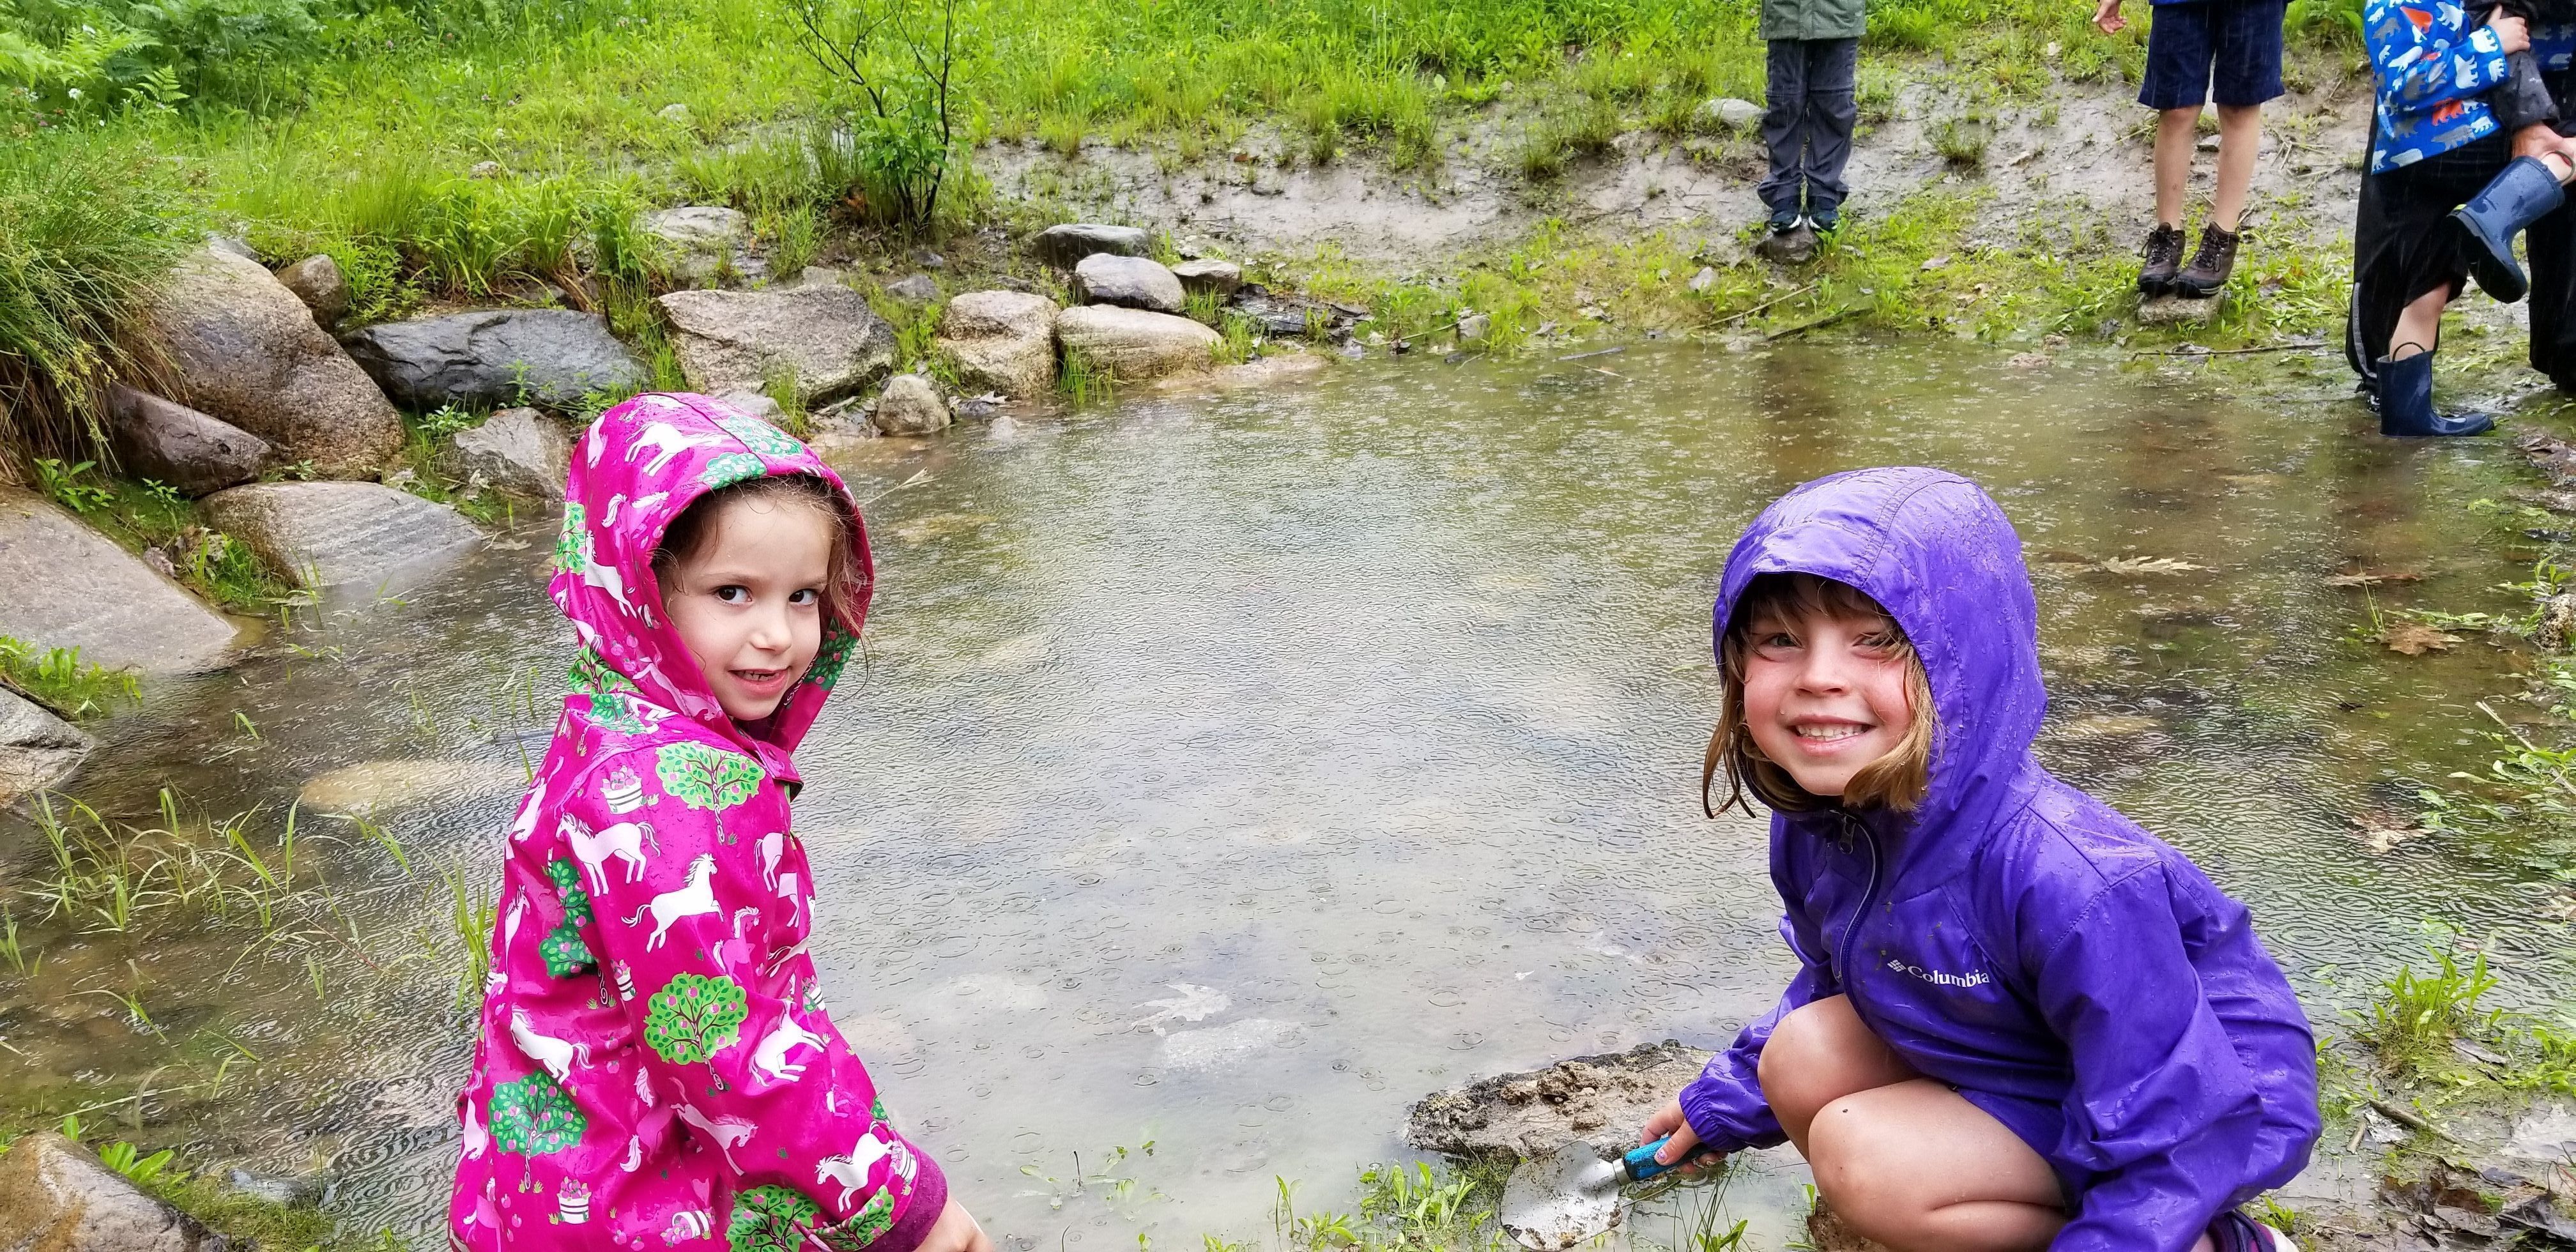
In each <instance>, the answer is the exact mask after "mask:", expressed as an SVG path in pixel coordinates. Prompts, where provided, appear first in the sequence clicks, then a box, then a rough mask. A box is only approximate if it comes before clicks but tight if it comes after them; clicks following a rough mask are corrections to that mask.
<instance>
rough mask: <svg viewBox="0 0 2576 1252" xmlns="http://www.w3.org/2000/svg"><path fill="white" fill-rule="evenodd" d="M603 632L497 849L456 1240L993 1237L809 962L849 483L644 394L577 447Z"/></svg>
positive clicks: (559, 570) (583, 584)
mask: <svg viewBox="0 0 2576 1252" xmlns="http://www.w3.org/2000/svg"><path fill="white" fill-rule="evenodd" d="M566 498H567V500H568V503H567V504H566V506H565V509H564V525H563V539H562V541H561V542H560V543H559V544H558V545H557V546H556V548H555V560H554V569H555V575H554V580H553V582H552V583H551V584H550V585H549V587H548V592H549V594H551V595H552V596H553V597H554V601H555V603H556V604H558V605H560V606H562V608H563V611H564V615H565V616H567V617H569V618H571V619H572V624H573V629H574V630H575V631H576V632H578V633H579V634H580V636H581V641H582V644H583V648H582V652H581V656H580V659H579V660H578V661H576V662H575V663H574V666H573V674H572V678H573V688H574V689H573V692H572V694H571V695H569V696H567V697H566V698H565V700H564V712H563V716H562V718H561V719H560V720H559V721H558V722H557V723H556V726H555V736H554V742H553V743H552V744H551V745H550V746H549V747H548V749H547V751H546V757H545V763H544V765H543V766H542V767H540V768H539V770H538V771H537V776H536V781H535V784H534V786H533V788H532V789H531V790H530V792H529V794H528V798H527V800H526V801H525V802H524V803H523V804H521V805H520V807H519V811H518V816H517V818H516V820H515V821H514V822H513V823H512V825H511V827H510V831H509V837H508V847H507V855H506V860H505V862H504V865H503V868H502V886H501V896H500V919H499V922H498V923H497V925H496V926H495V927H494V933H493V937H492V973H491V976H490V979H489V980H488V982H487V984H486V987H485V996H484V1003H483V1017H482V1036H481V1039H480V1040H479V1042H478V1043H477V1045H476V1047H475V1054H474V1073H473V1078H472V1080H471V1081H470V1082H469V1083H468V1084H467V1086H466V1088H465V1093H464V1095H463V1096H462V1097H461V1098H460V1100H459V1104H460V1111H461V1113H462V1116H463V1118H464V1126H465V1155H464V1160H463V1161H462V1162H461V1163H460V1164H459V1165H458V1167H457V1171H456V1187H455V1191H454V1194H453V1196H452V1198H451V1200H450V1202H449V1209H448V1225H449V1231H450V1234H451V1236H452V1238H453V1241H454V1243H455V1245H456V1246H457V1247H458V1248H460V1249H473V1250H476V1252H480V1250H482V1249H500V1248H509V1247H520V1248H621V1249H625V1248H653V1249H665V1248H683V1247H685V1248H700V1249H705V1248H716V1247H729V1248H731V1249H733V1250H734V1252H753V1250H754V1249H776V1250H779V1252H785V1250H787V1249H795V1248H815V1249H836V1250H842V1252H847V1250H850V1249H858V1248H869V1249H875V1250H877V1252H915V1250H920V1252H991V1244H990V1243H989V1241H987V1240H986V1239H985V1237H984V1234H983V1232H982V1231H981V1230H980V1229H978V1228H977V1227H976V1225H975V1220H974V1218H972V1217H971V1216H968V1215H967V1213H966V1211H965V1209H964V1208H962V1207H960V1206H959V1205H957V1204H956V1203H954V1202H953V1201H951V1200H950V1199H949V1197H948V1185H947V1182H946V1180H945V1179H943V1178H942V1177H941V1176H940V1173H939V1168H938V1166H936V1165H935V1164H933V1163H932V1162H931V1160H930V1157H929V1155H928V1154H927V1153H925V1152H923V1151H921V1150H920V1149H918V1148H916V1147H915V1146H914V1145H912V1144H911V1143H908V1142H906V1141H905V1140H904V1139H903V1138H902V1137H901V1136H900V1135H897V1134H896V1133H895V1131H894V1128H893V1127H892V1126H890V1125H888V1124H887V1122H886V1111H885V1106H884V1104H883V1103H882V1102H880V1101H879V1100H878V1098H877V1093H876V1086H875V1084H874V1083H872V1082H870V1081H869V1079H868V1073H867V1070H866V1069H865V1068H864V1067H862V1066H861V1065H860V1064H859V1059H858V1058H857V1057H856V1056H854V1055H852V1054H851V1052H850V1049H849V1047H848V1045H847V1044H845V1043H844V1042H843V1041H842V1039H841V1035H840V1032H839V1031H837V1030H835V1029H834V1028H833V1026H832V1019H831V1017H830V1015H829V1014H828V1013H827V1012H826V1010H825V1009H824V1006H823V998H822V989H821V987H820V986H819V985H818V984H817V982H816V979H815V975H814V963H813V961H812V960H811V959H810V958H808V957H807V956H806V954H805V940H806V936H807V933H808V931H809V929H810V928H811V925H812V921H813V913H812V898H811V894H810V892H811V889H812V886H813V873H812V871H811V870H810V869H808V868H807V866H806V861H805V850H804V848H803V847H802V846H801V845H800V844H799V843H798V842H797V839H796V836H795V834H794V833H793V830H792V827H791V825H790V822H789V816H788V807H787V803H788V800H789V798H790V797H791V796H793V795H794V793H795V790H796V787H797V785H798V780H797V776H796V767H795V764H794V763H793V762H792V761H791V760H790V759H789V755H788V754H789V753H790V752H791V751H793V750H794V749H795V747H796V744H797V742H798V740H800V739H802V738H803V737H804V734H805V730H806V728H807V727H808V726H811V725H812V724H813V722H814V718H815V715H816V714H817V713H819V712H820V711H821V710H822V707H823V701H824V700H825V698H827V697H828V696H829V695H830V694H831V691H832V686H833V684H834V683H835V682H836V681H838V680H839V678H840V677H841V670H842V666H843V664H844V663H845V662H846V661H847V660H848V658H849V654H850V651H851V649H852V648H853V646H854V645H855V644H856V643H857V639H858V631H859V625H860V622H861V620H862V619H863V617H864V615H865V611H866V606H867V600H868V591H869V583H870V564H869V560H868V545H867V534H866V531H865V530H864V529H863V528H862V527H861V525H860V522H859V516H858V509H857V506H856V505H855V504H854V503H853V502H852V501H851V499H850V497H849V492H848V489H847V488H846V487H844V486H843V485H842V483H841V480H840V478H839V477H838V476H836V475H835V474H833V472H832V471H831V470H830V469H829V468H828V467H826V466H825V465H824V464H823V463H822V462H821V461H820V460H818V459H816V458H815V456H814V455H813V454H812V453H811V452H809V451H807V450H806V448H805V446H804V445H803V444H801V443H799V442H797V441H796V440H794V439H791V438H789V437H787V436H786V435H783V434H781V433H779V432H778V431H777V430H776V429H774V428H772V427H770V426H769V425H767V424H766V423H763V422H761V421H758V420H757V419H754V418H751V417H747V416H745V415H742V414H740V413H737V412H734V411H733V410H731V409H728V408H726V407H725V406H723V405H721V404H719V403H717V402H715V401H713V400H709V399H706V398H705V397H702V396H687V395H643V396H638V397H636V398H634V399H632V400H629V401H627V402H626V403H624V404H620V405H618V406H617V407H615V408H613V409H610V410H609V411H608V412H607V413H606V414H604V415H602V416H601V417H600V419H599V420H598V421H597V422H596V423H594V424H592V426H591V428H590V431H589V432H588V434H586V435H585V436H584V437H583V438H582V440H581V441H580V443H579V444H578V445H577V446H576V447H575V449H574V454H573V465H572V477H571V482H570V485H569V487H568V488H567V491H566Z"/></svg>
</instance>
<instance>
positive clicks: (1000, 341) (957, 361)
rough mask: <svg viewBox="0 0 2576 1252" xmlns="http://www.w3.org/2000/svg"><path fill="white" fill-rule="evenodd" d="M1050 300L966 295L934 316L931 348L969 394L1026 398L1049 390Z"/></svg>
mask: <svg viewBox="0 0 2576 1252" xmlns="http://www.w3.org/2000/svg"><path fill="white" fill-rule="evenodd" d="M1056 312H1057V310H1056V305H1055V301H1053V300H1049V299H1047V298H1046V297H1045V296H1041V295H1034V294H1031V293H1029V292H1025V291H970V292H967V293H965V294H964V295H961V296H959V297H957V298H956V299H954V300H951V301H949V302H948V307H947V309H945V310H944V311H942V312H941V313H940V315H939V337H938V338H937V339H934V340H932V341H931V350H932V351H933V352H936V353H938V354H939V355H941V356H943V357H945V358H947V360H948V361H949V363H950V364H951V365H954V366H955V367H956V369H957V381H958V382H960V383H962V384H964V385H965V386H966V387H967V388H968V389H969V390H986V391H998V392H1001V393H1002V394H1003V395H1006V396H1017V397H1022V398H1026V397H1028V396H1035V395H1043V394H1045V393H1046V392H1047V391H1049V390H1052V389H1053V388H1054V387H1055V315H1056Z"/></svg>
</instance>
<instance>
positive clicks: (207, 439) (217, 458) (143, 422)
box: [107, 387, 277, 496]
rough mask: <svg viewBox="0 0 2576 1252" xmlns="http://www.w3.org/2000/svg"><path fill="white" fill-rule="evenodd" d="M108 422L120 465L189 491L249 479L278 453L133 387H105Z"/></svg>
mask: <svg viewBox="0 0 2576 1252" xmlns="http://www.w3.org/2000/svg"><path fill="white" fill-rule="evenodd" d="M107 422H108V438H109V442H110V444H111V445H112V446H113V447H114V448H115V449H116V465H117V468H118V469H121V470H123V471H125V472H126V473H128V474H131V475H133V476H134V477H136V478H148V479H151V480H153V481H155V482H162V483H168V484H169V485H171V486H173V487H176V488H178V489H179V490H181V491H183V492H186V493H187V494H189V495H192V496H202V495H204V494H206V493H207V492H210V491H221V490H223V489H224V488H226V487H231V486H235V485H237V484H240V483H246V482H249V481H250V480H252V479H254V478H257V477H259V472H260V470H262V469H264V468H266V467H267V465H268V462H269V458H271V457H273V456H275V455H276V454H277V450H276V449H275V448H272V447H270V446H269V444H268V441H267V440H265V439H262V438H260V437H259V436H257V435H254V434H252V433H250V432H249V431H246V430H243V429H242V428H241V427H238V426H235V425H233V424H232V423H230V422H225V421H220V420H218V419H216V418H213V417H209V416H207V415H206V414H203V413H200V412H198V411H196V410H195V409H192V408H189V407H188V406H187V405H184V404H173V403H171V402H170V401H168V400H164V399H162V398H161V397H159V396H156V395H152V394H150V393H148V392H141V391H136V390H134V389H133V388H131V387H115V388H112V389H110V390H109V391H108V393H107Z"/></svg>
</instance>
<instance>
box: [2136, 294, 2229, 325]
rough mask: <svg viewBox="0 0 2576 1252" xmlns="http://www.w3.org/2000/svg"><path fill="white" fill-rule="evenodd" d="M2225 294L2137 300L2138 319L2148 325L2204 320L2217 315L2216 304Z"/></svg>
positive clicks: (2186, 323) (2189, 322)
mask: <svg viewBox="0 0 2576 1252" xmlns="http://www.w3.org/2000/svg"><path fill="white" fill-rule="evenodd" d="M2226 298H2227V297H2225V296H2211V297H2210V298H2208V299H2206V300H2192V299H2187V298H2185V297H2182V296H2157V297H2156V298H2154V299H2152V300H2141V301H2139V302H2138V320H2139V321H2140V322H2143V323H2145V324H2146V325H2149V326H2183V325H2195V324H2198V323H2201V322H2206V321H2208V320H2209V319H2211V318H2213V317H2216V316H2218V305H2219V302H2220V301H2223V300H2225V299H2226Z"/></svg>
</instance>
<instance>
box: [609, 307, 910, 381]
mask: <svg viewBox="0 0 2576 1252" xmlns="http://www.w3.org/2000/svg"><path fill="white" fill-rule="evenodd" d="M658 303H659V304H660V305H661V306H662V314H663V316H664V317H665V318H666V319H668V320H669V322H670V324H671V331H672V334H671V348H672V350H673V351H675V352H677V353H678V354H679V357H680V369H681V371H682V372H683V373H685V374H686V375H688V379H689V386H690V387H691V388H693V389H695V390H697V391H701V392H705V393H707V394H709V395H716V394H721V393H723V392H728V391H763V390H765V389H766V388H765V387H764V384H765V383H766V381H767V380H768V379H769V377H770V376H771V375H773V374H787V375H791V376H793V378H794V379H795V383H796V396H797V399H798V400H799V401H801V402H802V403H804V404H805V405H807V406H809V407H810V406H813V405H816V404H820V403H823V402H825V401H829V400H834V399H838V398H840V397H842V396H847V395H852V394H855V393H857V392H859V391H861V390H864V389H865V388H866V387H867V386H868V385H869V384H870V383H873V382H875V381H876V380H878V379H880V378H883V377H885V376H886V375H887V374H888V373H890V372H892V371H893V369H894V351H895V343H894V327H892V326H889V325H887V324H886V320H885V319H884V318H882V317H878V316H877V315H876V312H875V310H873V309H870V308H869V307H868V302H867V299H866V298H865V297H863V296H861V295H860V294H859V293H857V292H855V291H852V290H850V289H849V288H847V287H794V288H789V289H786V290H778V289H774V288H773V289H770V290H765V291H674V292H672V293H671V294H669V295H667V296H664V297H662V298H661V300H660V301H658Z"/></svg>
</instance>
